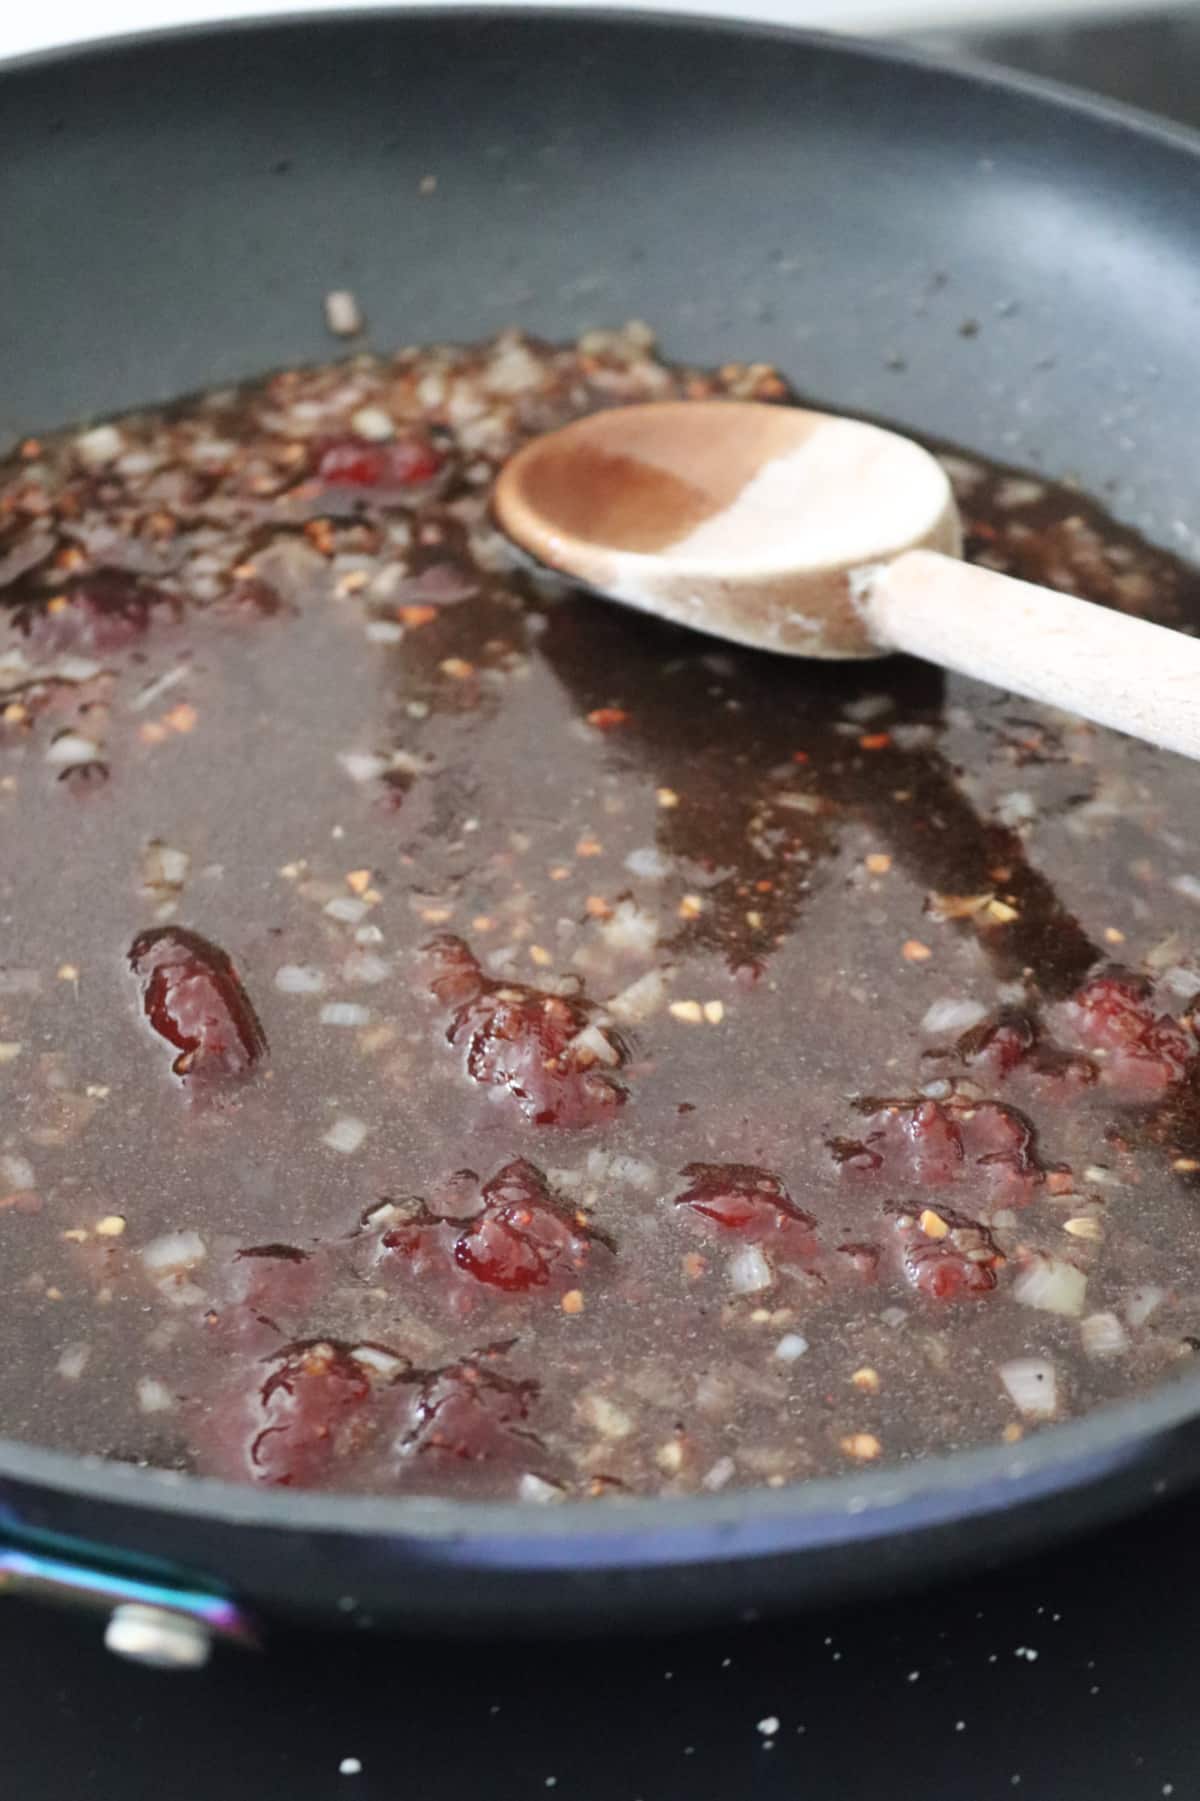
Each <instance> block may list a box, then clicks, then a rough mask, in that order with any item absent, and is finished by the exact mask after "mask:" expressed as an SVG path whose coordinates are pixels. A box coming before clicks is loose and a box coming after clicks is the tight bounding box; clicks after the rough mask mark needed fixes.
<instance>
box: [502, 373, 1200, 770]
mask: <svg viewBox="0 0 1200 1801" xmlns="http://www.w3.org/2000/svg"><path fill="white" fill-rule="evenodd" d="M494 510H495V514H496V518H497V520H498V521H499V523H500V525H501V526H502V527H503V529H504V530H505V531H507V532H508V534H509V536H510V537H511V538H513V539H514V540H515V541H516V542H517V543H518V544H519V545H521V546H522V547H523V548H524V549H525V550H527V551H529V552H531V553H532V555H533V556H535V557H537V558H538V559H539V560H540V561H541V562H543V563H546V564H549V565H550V567H551V568H554V569H559V570H562V571H563V572H564V573H566V574H568V575H571V576H574V577H575V579H576V580H577V581H580V582H583V583H585V584H586V585H587V586H588V587H590V588H593V589H595V590H596V591H597V593H599V594H602V595H604V596H606V597H607V598H609V599H612V600H619V601H623V602H624V603H625V604H626V605H627V606H632V607H639V608H640V609H641V610H642V611H643V612H647V613H654V614H656V615H657V616H658V617H659V618H662V619H670V620H673V621H675V622H676V623H677V624H680V625H686V626H692V627H694V628H695V629H696V630H698V631H704V632H710V633H712V634H713V635H715V636H716V637H719V638H727V639H731V640H733V641H734V642H735V643H738V644H748V645H753V646H754V647H755V648H756V649H759V650H769V651H777V652H781V653H783V654H784V655H787V656H796V657H838V658H854V657H878V656H885V655H887V654H888V653H889V652H891V651H897V650H904V651H908V652H909V653H910V654H911V655H913V656H918V657H924V658H926V659H927V660H928V661H930V662H932V663H939V664H941V665H942V667H943V668H946V669H957V670H958V671H960V672H961V673H962V674H964V675H970V676H975V677H977V678H978V679H979V680H981V681H985V682H991V683H993V684H994V685H995V686H996V687H999V688H1006V689H1009V690H1011V691H1013V692H1015V693H1017V694H1024V695H1026V696H1028V697H1029V698H1030V699H1032V700H1039V701H1044V702H1047V703H1048V704H1050V705H1052V706H1059V707H1065V708H1069V709H1071V710H1072V711H1074V712H1076V713H1080V714H1082V715H1083V716H1084V717H1085V718H1087V719H1093V720H1096V721H1098V722H1099V723H1100V724H1102V725H1110V726H1115V727H1116V728H1117V730H1119V731H1123V732H1129V733H1131V734H1133V735H1134V736H1135V737H1138V738H1144V739H1146V740H1147V741H1148V742H1150V743H1152V744H1160V745H1163V746H1165V747H1166V748H1168V749H1171V750H1178V751H1182V752H1183V753H1184V755H1186V756H1191V757H1200V642H1198V641H1197V640H1196V639H1195V638H1190V637H1187V636H1185V634H1184V633H1182V632H1174V631H1167V630H1166V629H1164V628H1163V627H1162V626H1158V625H1150V624H1148V623H1147V622H1146V621H1145V620H1144V619H1138V618H1134V617H1131V616H1129V615H1128V614H1124V613H1118V612H1114V611H1112V610H1110V609H1108V608H1106V607H1100V606H1094V605H1092V604H1091V603H1090V602H1089V601H1086V600H1079V599H1077V598H1076V597H1075V596H1074V595H1069V594H1058V593H1056V592H1055V591H1054V590H1052V589H1050V588H1040V587H1036V586H1034V585H1033V584H1032V583H1030V582H1020V581H1015V580H1013V579H1012V578H1011V577H1009V576H1005V575H999V574H997V573H996V572H995V571H994V570H991V569H984V568H981V567H979V566H977V565H971V564H968V563H964V562H961V561H960V560H959V559H960V557H961V553H962V529H961V525H960V522H959V518H958V511H957V508H956V507H955V504H954V496H953V494H952V492H951V489H950V483H949V481H948V480H947V477H946V474H945V471H944V470H943V469H942V467H941V465H940V464H939V463H938V462H937V460H936V459H935V458H934V457H933V456H931V455H930V454H929V452H928V451H927V450H923V449H922V448H921V447H920V445H918V444H914V443H912V442H911V440H909V439H908V438H904V437H901V436H900V435H899V433H897V432H890V431H884V430H883V429H882V428H881V427H880V426H877V425H867V424H864V423H863V422H862V421H859V420H854V419H840V418H836V417H834V416H832V415H830V414H827V413H816V412H809V411H806V410H805V409H803V408H800V407H790V406H777V405H770V404H768V403H766V402H763V401H728V400H716V401H654V402H650V403H648V404H646V405H642V406H628V407H613V408H611V409H609V410H608V411H606V412H601V413H595V414H592V415H591V416H590V417H588V418H585V419H579V420H577V421H575V423H574V424H572V425H568V426H565V427H563V428H562V429H561V430H559V431H555V432H549V433H547V434H546V435H545V436H544V437H541V438H536V439H534V440H533V442H532V443H530V444H527V445H526V446H525V447H524V448H523V449H522V450H520V451H518V452H517V454H516V455H515V456H514V457H513V458H511V460H510V461H509V462H508V463H507V464H506V466H505V467H504V469H503V470H502V471H501V473H500V476H499V479H498V480H497V483H496V489H495V495H494Z"/></svg>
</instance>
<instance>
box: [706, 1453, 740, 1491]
mask: <svg viewBox="0 0 1200 1801" xmlns="http://www.w3.org/2000/svg"><path fill="white" fill-rule="evenodd" d="M736 1474H737V1465H736V1464H735V1463H734V1461H733V1458H732V1457H718V1458H717V1461H716V1462H715V1463H714V1464H713V1466H712V1468H711V1469H709V1470H706V1471H705V1473H704V1475H703V1476H701V1478H700V1486H701V1488H706V1489H707V1490H708V1492H709V1494H712V1495H715V1494H716V1493H717V1492H718V1490H719V1489H722V1488H724V1487H725V1485H726V1483H727V1482H731V1481H732V1480H733V1477H734V1476H735V1475H736Z"/></svg>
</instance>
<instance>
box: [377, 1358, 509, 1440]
mask: <svg viewBox="0 0 1200 1801" xmlns="http://www.w3.org/2000/svg"><path fill="white" fill-rule="evenodd" d="M412 1384H413V1386H412V1389H411V1398H410V1400H409V1410H410V1411H409V1422H408V1425H407V1428H406V1429H405V1430H404V1431H403V1432H402V1434H401V1436H400V1439H399V1441H398V1449H399V1451H400V1453H401V1455H402V1456H406V1457H430V1456H432V1457H436V1458H438V1459H445V1460H448V1461H463V1462H470V1463H481V1462H492V1461H495V1460H509V1461H519V1462H522V1463H525V1462H527V1461H528V1460H529V1456H530V1453H531V1451H538V1450H540V1448H541V1447H540V1443H539V1441H538V1439H537V1437H536V1435H535V1434H534V1433H533V1432H532V1431H530V1430H529V1429H528V1427H527V1423H526V1422H527V1421H528V1419H529V1416H530V1413H531V1412H532V1409H533V1404H534V1401H535V1399H536V1398H537V1395H538V1392H539V1388H538V1384H537V1383H536V1382H533V1381H516V1380H514V1379H513V1378H511V1377H509V1376H502V1375H500V1374H499V1373H498V1372H497V1371H496V1370H493V1369H489V1368H488V1367H487V1365H486V1364H485V1363H483V1362H481V1361H480V1360H478V1359H476V1358H467V1359H464V1360H463V1361H462V1362H461V1363H452V1364H448V1365H447V1366H446V1367H445V1368H444V1369H439V1370H428V1371H423V1372H420V1373H418V1374H416V1375H414V1377H413V1378H412ZM404 1386H406V1387H407V1386H408V1384H407V1383H405V1384H404Z"/></svg>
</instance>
